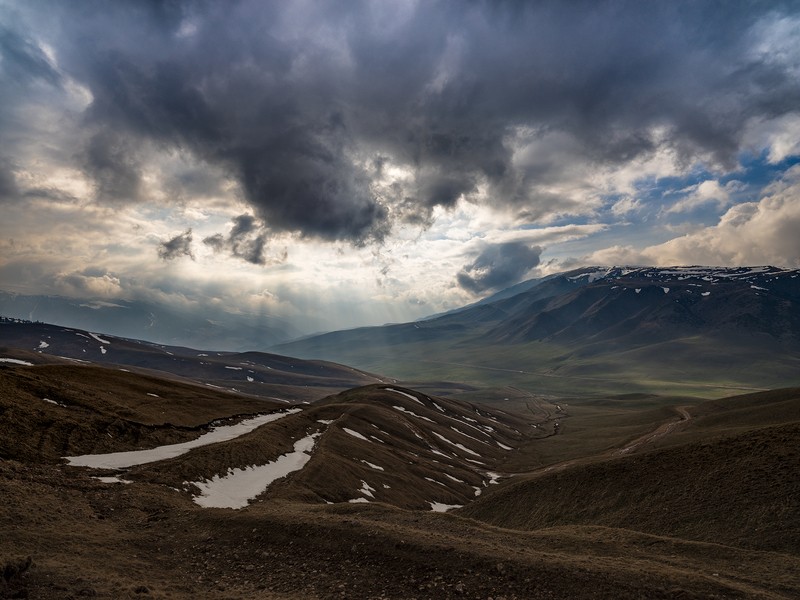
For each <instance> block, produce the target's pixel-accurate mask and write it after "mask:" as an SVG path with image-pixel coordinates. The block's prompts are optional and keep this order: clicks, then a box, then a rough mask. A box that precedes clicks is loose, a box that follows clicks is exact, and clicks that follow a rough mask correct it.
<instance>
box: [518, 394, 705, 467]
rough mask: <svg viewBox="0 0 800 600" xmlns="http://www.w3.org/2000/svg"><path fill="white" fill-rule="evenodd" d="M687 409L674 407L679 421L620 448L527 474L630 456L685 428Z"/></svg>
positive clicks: (687, 420) (662, 426)
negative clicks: (679, 427)
mask: <svg viewBox="0 0 800 600" xmlns="http://www.w3.org/2000/svg"><path fill="white" fill-rule="evenodd" d="M687 408H688V407H686V406H676V407H675V410H676V411H677V413H678V416H679V419H678V420H677V421H667V422H666V423H662V424H661V425H659V426H658V427H656V428H655V429H654V430H653V431H651V432H649V433H646V434H644V435H642V436H640V437H638V438H636V439H635V440H633V441H631V442H628V443H627V444H626V445H625V446H623V447H622V448H616V449H611V450H606V451H605V452H601V453H600V454H595V455H594V456H585V457H581V458H573V459H571V460H567V461H564V462H561V463H557V464H555V465H550V466H549V467H544V468H541V469H536V470H535V471H533V472H531V473H528V474H529V475H531V474H532V475H536V474H544V473H551V472H556V471H561V470H563V469H566V468H567V467H571V466H572V465H575V464H578V463H586V462H592V461H595V460H602V459H606V458H612V457H614V456H624V455H626V454H630V453H631V452H633V451H635V450H638V449H639V448H641V447H642V446H644V445H645V444H650V443H652V442H654V441H655V440H657V439H659V438H662V437H664V436H666V435H668V434H670V433H672V432H673V431H675V429H676V428H677V427H678V426H685V424H686V423H688V422H689V421H691V419H692V415H691V414H690V413H689V411H688V410H687Z"/></svg>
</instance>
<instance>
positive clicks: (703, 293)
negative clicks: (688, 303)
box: [700, 292, 711, 296]
mask: <svg viewBox="0 0 800 600" xmlns="http://www.w3.org/2000/svg"><path fill="white" fill-rule="evenodd" d="M700 295H701V296H710V295H711V292H700Z"/></svg>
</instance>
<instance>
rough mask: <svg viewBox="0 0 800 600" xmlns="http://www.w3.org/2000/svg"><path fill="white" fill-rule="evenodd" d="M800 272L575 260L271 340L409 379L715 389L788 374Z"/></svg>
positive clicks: (797, 334) (554, 389) (584, 390)
mask: <svg viewBox="0 0 800 600" xmlns="http://www.w3.org/2000/svg"><path fill="white" fill-rule="evenodd" d="M798 273H799V272H798V271H797V270H790V269H778V268H775V267H742V268H713V267H673V268H668V269H660V268H649V267H648V268H635V267H625V268H623V267H593V268H585V269H578V270H576V271H570V272H566V273H562V274H560V275H557V276H551V277H548V278H546V279H545V280H541V281H538V282H536V285H524V286H521V287H518V288H516V289H522V291H521V293H517V294H514V295H511V296H508V295H507V294H500V295H499V296H498V299H496V300H494V301H488V302H485V303H479V304H476V305H473V306H471V307H465V308H464V309H460V310H457V311H451V312H450V313H448V314H446V315H442V316H439V317H436V318H431V319H429V320H424V321H418V322H414V323H407V324H398V325H388V326H385V327H372V328H361V329H354V330H348V331H340V332H333V333H328V334H324V335H321V336H316V337H313V338H308V339H304V340H300V341H297V342H292V343H287V344H282V345H280V346H277V347H276V350H277V351H280V352H285V353H288V354H292V355H295V356H302V357H306V358H311V357H314V358H330V357H337V360H341V361H344V362H347V363H348V364H352V365H354V366H357V367H359V368H362V369H365V370H373V371H377V372H381V373H385V374H387V375H389V376H391V377H394V378H397V379H403V380H406V381H420V380H425V379H437V380H446V379H449V380H453V381H461V382H465V383H469V384H472V385H476V386H480V385H516V386H520V387H525V388H527V389H535V390H537V391H538V392H540V393H541V392H547V393H553V394H558V395H566V394H574V393H580V394H583V395H589V394H594V393H598V392H599V393H606V394H613V393H621V392H645V393H663V392H670V393H688V394H694V395H706V396H707V397H719V396H721V395H724V394H726V393H730V390H734V389H740V390H742V391H747V390H748V389H750V390H757V389H771V388H775V387H785V386H787V385H792V384H793V383H795V373H797V372H798V370H800V277H799V275H798ZM512 290H513V288H512ZM489 300H491V299H489Z"/></svg>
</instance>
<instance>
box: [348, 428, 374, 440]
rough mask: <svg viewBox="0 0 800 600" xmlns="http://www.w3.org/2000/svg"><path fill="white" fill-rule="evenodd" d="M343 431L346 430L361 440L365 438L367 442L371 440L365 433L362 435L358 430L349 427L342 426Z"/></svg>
mask: <svg viewBox="0 0 800 600" xmlns="http://www.w3.org/2000/svg"><path fill="white" fill-rule="evenodd" d="M342 431H344V432H345V433H347V434H349V435H352V436H353V437H354V438H358V439H360V440H364V441H365V442H368V441H369V440H368V439H367V438H366V437H364V436H363V435H361V434H360V433H358V432H357V431H353V430H352V429H348V428H347V427H342Z"/></svg>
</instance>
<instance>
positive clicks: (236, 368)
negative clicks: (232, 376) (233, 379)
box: [225, 366, 242, 371]
mask: <svg viewBox="0 0 800 600" xmlns="http://www.w3.org/2000/svg"><path fill="white" fill-rule="evenodd" d="M225 368H226V369H230V370H231V371H241V370H242V367H228V366H226V367H225Z"/></svg>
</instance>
